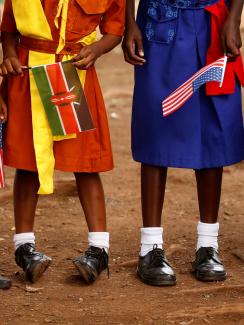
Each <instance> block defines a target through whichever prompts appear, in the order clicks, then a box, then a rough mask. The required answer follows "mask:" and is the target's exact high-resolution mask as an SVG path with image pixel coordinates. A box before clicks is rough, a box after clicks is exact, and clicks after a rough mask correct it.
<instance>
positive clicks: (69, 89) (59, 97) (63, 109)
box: [32, 62, 94, 136]
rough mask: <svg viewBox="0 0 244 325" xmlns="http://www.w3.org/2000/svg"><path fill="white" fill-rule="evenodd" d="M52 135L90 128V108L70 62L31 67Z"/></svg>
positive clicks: (77, 131)
mask: <svg viewBox="0 0 244 325" xmlns="http://www.w3.org/2000/svg"><path fill="white" fill-rule="evenodd" d="M32 73H33V75H34V78H35V82H36V85H37V88H38V91H39V94H40V97H41V100H42V103H43V106H44V109H45V112H46V116H47V119H48V122H49V125H50V128H51V130H52V134H53V136H58V135H68V134H73V133H79V132H82V131H88V130H91V129H94V124H93V121H92V118H91V114H90V110H89V107H88V104H87V101H86V98H85V94H84V91H83V88H82V85H81V82H80V79H79V76H78V73H77V71H76V68H75V67H74V66H73V64H72V63H71V62H59V63H55V64H49V65H42V66H38V67H33V68H32Z"/></svg>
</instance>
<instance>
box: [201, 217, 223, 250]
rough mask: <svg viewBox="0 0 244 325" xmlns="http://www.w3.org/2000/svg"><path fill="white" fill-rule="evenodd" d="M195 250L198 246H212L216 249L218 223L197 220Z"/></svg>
mask: <svg viewBox="0 0 244 325" xmlns="http://www.w3.org/2000/svg"><path fill="white" fill-rule="evenodd" d="M197 234H198V239H197V250H198V249H199V248H200V247H213V248H215V249H216V250H218V234H219V223H218V222H216V223H204V222H200V221H199V222H198V225H197Z"/></svg>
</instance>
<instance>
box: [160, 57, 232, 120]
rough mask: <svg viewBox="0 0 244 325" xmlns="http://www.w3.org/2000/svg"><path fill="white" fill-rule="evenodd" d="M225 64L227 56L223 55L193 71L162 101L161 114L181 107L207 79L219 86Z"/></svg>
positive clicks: (166, 114) (170, 112) (222, 78)
mask: <svg viewBox="0 0 244 325" xmlns="http://www.w3.org/2000/svg"><path fill="white" fill-rule="evenodd" d="M226 64H227V57H226V56H225V57H222V58H220V59H218V60H216V61H214V62H213V63H211V64H209V65H207V66H205V67H203V68H202V69H201V70H199V71H198V72H197V73H195V74H194V75H193V76H192V77H191V78H190V79H188V80H187V81H186V82H185V83H183V85H181V86H180V87H179V88H177V89H176V90H175V91H174V92H173V93H172V94H170V95H169V96H168V97H167V98H166V99H165V100H164V101H163V102H162V108H163V115H164V116H168V115H170V114H172V113H174V112H175V111H177V110H178V109H179V108H181V106H183V104H184V103H185V102H186V101H187V100H188V99H189V98H190V97H191V96H192V95H193V93H194V92H195V91H197V90H198V89H199V88H200V87H201V86H202V85H204V84H205V83H206V82H208V81H217V82H219V83H220V87H221V86H222V83H223V80H224V75H225V69H226Z"/></svg>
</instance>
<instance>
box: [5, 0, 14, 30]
mask: <svg viewBox="0 0 244 325" xmlns="http://www.w3.org/2000/svg"><path fill="white" fill-rule="evenodd" d="M1 31H2V32H9V33H17V27H16V23H15V19H14V14H13V8H12V1H11V0H5V3H4V10H3V18H2V23H1Z"/></svg>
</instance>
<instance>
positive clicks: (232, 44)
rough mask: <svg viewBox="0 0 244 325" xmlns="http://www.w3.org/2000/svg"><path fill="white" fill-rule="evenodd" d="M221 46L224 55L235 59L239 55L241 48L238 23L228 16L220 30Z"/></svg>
mask: <svg viewBox="0 0 244 325" xmlns="http://www.w3.org/2000/svg"><path fill="white" fill-rule="evenodd" d="M222 44H223V49H224V51H225V53H226V55H227V56H228V57H229V58H231V59H235V58H236V57H237V56H238V55H239V54H240V52H239V49H240V48H241V46H242V41H241V31H240V24H239V22H238V21H237V20H236V19H234V18H232V17H231V16H229V17H228V18H227V20H226V22H225V24H224V27H223V30H222Z"/></svg>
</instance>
